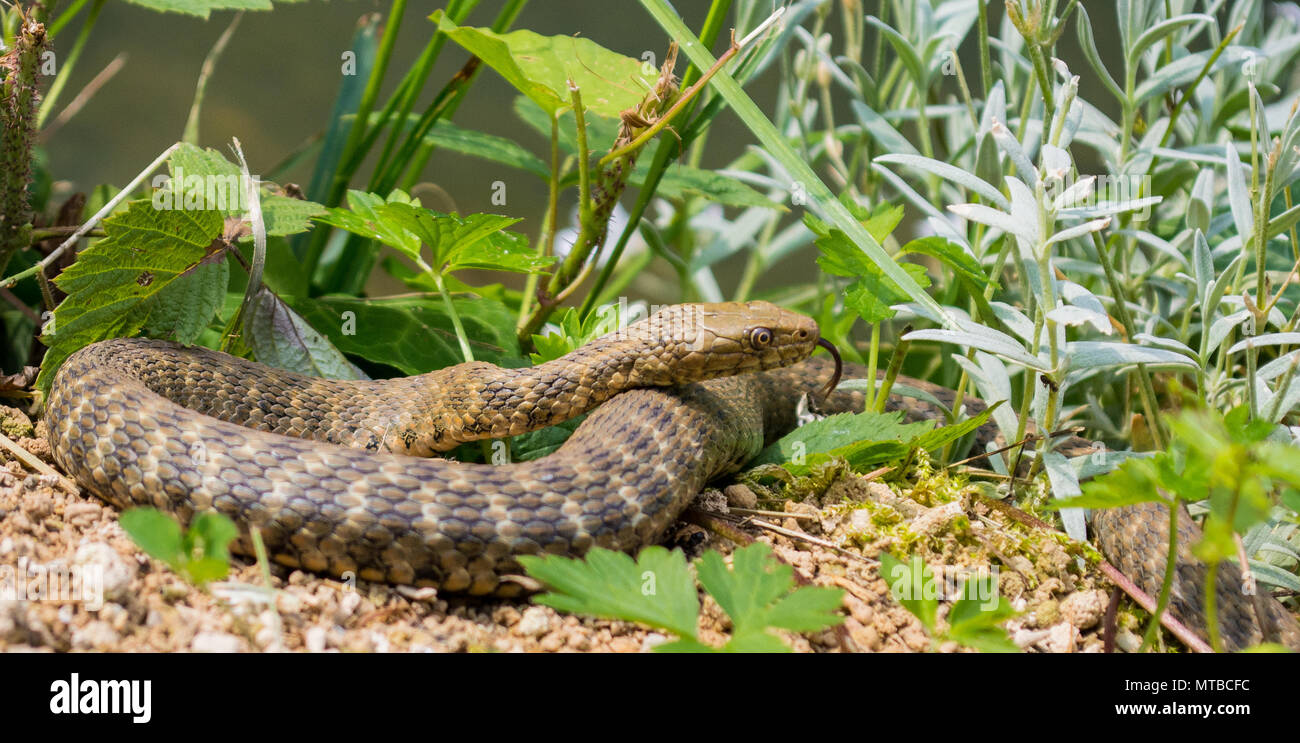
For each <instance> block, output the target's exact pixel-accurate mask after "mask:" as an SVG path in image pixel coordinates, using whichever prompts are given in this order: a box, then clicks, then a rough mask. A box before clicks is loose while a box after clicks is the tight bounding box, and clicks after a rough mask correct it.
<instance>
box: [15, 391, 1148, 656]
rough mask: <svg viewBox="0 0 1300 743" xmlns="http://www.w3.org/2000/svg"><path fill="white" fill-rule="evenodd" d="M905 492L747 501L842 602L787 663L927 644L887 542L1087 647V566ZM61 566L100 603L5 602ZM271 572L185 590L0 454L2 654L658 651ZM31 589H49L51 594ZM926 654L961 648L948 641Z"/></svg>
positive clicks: (581, 629)
mask: <svg viewBox="0 0 1300 743" xmlns="http://www.w3.org/2000/svg"><path fill="white" fill-rule="evenodd" d="M0 429H2V430H3V432H4V433H5V434H6V435H7V436H8V437H9V438H10V439H12V440H13V441H15V442H17V443H18V445H19V446H21V447H22V448H23V449H25V450H27V451H28V452H30V453H32V454H34V455H35V456H37V457H39V458H41V459H42V460H44V461H46V462H50V456H49V454H50V452H49V446H48V444H47V443H46V441H45V439H44V435H43V431H42V430H41V429H40V428H39V427H35V428H34V427H33V426H31V424H30V421H29V420H27V418H26V416H25V415H23V414H22V413H20V412H18V411H16V410H13V409H11V408H0ZM927 477H929V478H930V479H929V480H927V479H926V478H927ZM948 482H949V483H950V482H951V481H948ZM918 483H919V484H917V486H916V487H915V488H913V489H911V490H910V491H907V492H904V491H902V490H900V489H896V488H895V487H892V486H890V485H886V484H884V483H880V482H868V481H866V480H864V479H862V478H860V477H858V476H856V475H847V476H841V477H839V478H838V479H836V480H834V482H833V484H832V485H831V486H830V487H829V488H827V489H825V491H824V492H822V493H820V494H818V495H815V496H812V497H809V498H806V499H805V501H804V502H803V503H794V502H785V503H784V505H783V506H780V505H778V506H771V505H767V504H763V505H762V507H765V508H767V507H771V508H782V510H783V511H784V512H785V513H786V514H787V515H786V516H785V517H784V518H768V519H767V520H768V521H769V522H773V523H774V524H775V525H776V526H778V527H780V528H782V529H784V530H787V531H788V532H790V533H792V534H794V535H796V538H790V537H787V536H784V535H780V534H775V533H772V532H770V531H768V532H765V531H759V530H757V529H754V528H753V527H747V528H746V529H745V531H746V532H747V533H751V534H754V535H755V538H756V539H758V540H759V541H764V542H767V543H768V544H770V545H772V547H773V550H774V552H775V553H776V555H777V556H778V557H780V558H781V559H782V560H784V561H786V562H787V563H789V564H791V565H793V566H794V568H795V570H796V573H797V574H798V575H799V576H800V577H801V578H802V579H804V580H806V581H807V582H809V583H812V584H817V585H827V586H834V587H838V588H842V589H844V591H845V597H844V604H843V609H842V613H843V615H844V617H845V620H844V625H843V627H842V628H838V629H831V630H828V631H825V632H822V633H818V634H814V635H811V636H799V635H793V634H791V635H787V636H786V639H787V641H788V642H789V644H790V645H791V646H792V647H793V648H794V649H795V650H796V651H799V652H842V651H864V652H873V651H884V652H917V651H924V650H927V649H929V648H930V641H929V638H928V637H927V636H926V634H925V632H924V630H923V629H922V627H921V625H920V623H919V622H918V621H917V620H916V619H915V618H914V617H912V615H911V614H910V613H908V612H907V611H906V610H905V609H904V608H902V607H901V606H900V605H899V604H898V603H896V602H894V601H893V600H892V599H891V598H890V597H889V592H888V588H887V587H886V585H885V582H884V581H883V580H882V579H881V578H880V576H879V574H878V571H877V567H876V564H875V560H874V558H875V557H876V556H877V555H879V554H880V553H881V552H883V551H885V550H888V549H889V548H890V547H891V546H894V545H898V544H900V543H905V544H906V546H909V547H910V549H911V550H912V551H915V552H917V553H919V554H922V555H923V556H924V557H925V559H926V561H927V564H930V565H931V566H935V565H939V564H944V565H954V566H964V567H976V566H979V565H988V564H990V559H991V556H996V562H998V563H1000V564H1001V565H1002V567H1001V571H1002V573H1001V578H1000V585H1001V586H1002V591H1003V594H1004V595H1006V596H1007V597H1008V598H1009V599H1010V600H1011V603H1012V605H1013V607H1014V608H1016V609H1017V610H1019V611H1020V612H1021V613H1020V614H1019V615H1018V616H1017V617H1015V618H1014V619H1012V620H1010V621H1008V622H1007V623H1006V625H1005V626H1006V627H1007V629H1008V631H1009V632H1010V633H1011V635H1012V637H1013V639H1014V641H1015V642H1016V643H1017V644H1018V645H1020V646H1021V647H1022V648H1024V649H1026V650H1029V651H1031V652H1097V651H1099V650H1100V649H1101V640H1100V637H1099V636H1098V628H1099V619H1100V617H1101V614H1102V612H1103V611H1104V608H1105V604H1106V598H1107V594H1106V593H1105V592H1104V591H1103V590H1101V589H1107V590H1108V589H1109V586H1108V585H1106V584H1104V583H1103V582H1102V579H1100V578H1099V577H1097V576H1096V574H1095V571H1093V570H1091V569H1090V568H1087V567H1086V565H1087V563H1086V561H1084V560H1082V559H1079V558H1077V557H1076V556H1074V555H1071V554H1067V551H1066V549H1064V548H1063V547H1062V542H1061V541H1059V540H1057V539H1055V538H1051V537H1044V536H1042V535H1039V536H1038V537H1037V538H1033V537H1029V536H1026V535H1025V533H1023V532H1022V531H1019V529H1020V528H1021V527H1019V526H1018V525H1015V524H1012V523H1009V520H1006V519H1004V518H1003V517H1002V516H1001V515H1000V513H998V512H997V511H996V509H994V510H990V509H989V508H988V506H987V505H984V504H982V502H981V501H979V500H978V499H976V498H973V497H971V496H970V490H971V489H970V488H966V489H955V490H954V489H953V488H951V487H948V489H949V490H952V491H953V492H952V493H949V495H953V494H954V493H955V497H954V498H953V499H952V500H948V501H944V497H946V496H944V497H941V496H940V493H939V491H941V490H943V487H940V485H942V483H940V484H939V485H936V483H938V480H936V479H934V476H932V475H927V474H926V473H925V472H924V471H923V472H922V473H921V476H920V480H919V481H918ZM701 501H702V504H703V507H705V508H707V509H712V510H714V511H717V512H723V511H726V510H727V509H728V508H734V507H749V508H753V507H754V506H756V505H760V504H759V502H758V501H757V499H756V496H755V495H754V493H753V491H751V490H749V489H748V488H746V487H744V486H731V487H728V488H727V490H726V493H725V494H724V493H721V492H718V491H711V492H709V493H706V494H705V496H704V497H702V499H701ZM721 517H722V516H721V515H720V516H719V518H721ZM803 535H806V538H805V537H804V536H803ZM673 539H674V541H675V543H677V544H679V545H685V546H687V552H688V555H689V556H692V557H693V556H695V555H697V554H698V553H699V552H700V551H702V550H703V549H705V548H715V549H718V550H720V551H722V552H724V553H727V552H730V550H731V549H732V548H733V546H734V545H732V543H731V542H730V541H728V540H726V539H723V538H720V537H713V536H711V534H710V533H709V532H706V531H704V530H702V529H700V528H699V527H696V526H690V525H679V527H678V529H677V534H675V535H674V537H673ZM810 540H816V541H818V542H821V543H822V544H832V545H836V548H835V549H831V548H828V547H825V546H821V545H819V544H816V543H813V541H810ZM76 565H98V566H99V568H100V569H101V570H102V575H103V576H104V581H103V598H104V603H103V605H102V606H95V605H93V602H85V601H80V600H76V597H75V596H71V595H69V592H68V591H66V590H65V591H64V592H63V593H62V594H61V595H59V596H47V597H46V598H45V599H41V600H14V597H13V596H6V595H5V594H4V589H5V587H6V583H5V577H6V571H7V573H8V576H9V583H8V584H7V585H8V586H16V587H17V590H18V592H19V593H20V594H22V593H25V591H24V590H23V586H22V584H21V582H19V581H16V580H15V576H30V575H33V574H39V573H40V572H41V571H46V572H47V573H51V574H66V570H67V569H68V568H69V567H70V566H76ZM1007 566H1010V567H1007ZM1081 566H1083V567H1081ZM271 573H272V575H271V585H272V587H273V588H274V589H275V590H274V591H268V590H266V589H265V584H264V581H263V577H262V574H261V570H260V569H259V567H258V566H257V565H255V564H252V563H251V562H250V561H247V560H245V559H243V558H238V557H237V558H235V560H234V566H233V569H232V573H231V576H230V578H229V579H228V580H227V581H225V582H222V583H218V584H212V585H211V586H209V590H208V591H206V592H205V591H201V590H198V589H196V588H194V587H192V586H191V585H189V584H188V583H186V582H185V581H183V580H182V579H181V578H179V577H178V576H176V575H175V574H174V573H172V572H171V571H170V570H169V569H167V568H166V567H165V566H164V565H162V564H161V563H159V562H157V561H155V560H152V559H150V558H149V557H147V556H146V555H145V554H144V553H142V552H141V551H140V550H139V549H137V548H136V546H135V545H134V543H133V542H132V541H131V540H130V539H129V538H128V537H127V535H126V534H125V532H124V531H123V530H122V528H121V527H120V526H119V524H118V513H117V511H116V509H114V508H112V507H110V506H107V505H104V504H102V503H101V502H100V501H98V500H97V499H95V498H93V497H92V496H89V495H79V494H73V493H71V492H68V489H66V488H65V487H63V486H61V485H60V483H59V481H58V479H57V478H53V477H50V476H49V475H39V474H35V473H33V472H32V471H31V470H30V469H29V468H27V467H25V466H24V465H23V464H22V463H20V462H19V461H16V458H15V457H14V456H12V455H11V454H10V453H8V452H0V650H6V651H38V652H47V651H153V652H171V651H194V652H203V651H207V652H249V651H254V652H257V651H309V652H339V651H348V652H354V651H359V652H388V651H393V652H402V651H410V652H520V651H522V652H593V651H594V652H629V653H632V652H648V651H650V650H651V649H652V648H653V647H654V646H655V645H658V644H661V643H663V642H665V641H667V640H668V639H670V638H669V637H666V636H665V635H664V634H660V633H657V632H653V631H650V630H648V629H647V628H645V627H642V626H639V625H636V624H631V623H627V622H619V621H606V620H597V619H590V618H580V617H575V616H570V615H565V614H561V613H559V612H556V611H554V610H552V609H550V608H547V607H543V606H535V605H531V604H530V603H529V602H528V601H527V600H522V601H501V600H472V599H465V598H457V597H443V596H439V595H438V594H437V592H436V591H434V590H433V589H421V590H413V589H410V588H407V587H393V586H387V585H380V584H372V583H365V582H358V583H357V584H356V585H355V586H352V585H348V584H345V583H342V582H339V581H337V580H334V579H330V578H323V577H320V576H317V575H313V574H310V573H304V572H302V571H297V570H293V571H290V570H287V569H282V568H279V567H278V566H273V567H272V569H271ZM41 585H45V586H47V587H48V588H49V589H50V593H51V594H53V593H55V591H54V590H53V585H52V584H51V583H49V582H44V583H42V584H41ZM65 588H66V586H65ZM19 598H21V597H19ZM942 612H943V610H941V614H942ZM1135 622H1136V618H1135V617H1133V616H1131V615H1129V614H1128V613H1126V612H1121V621H1120V627H1121V629H1120V632H1119V637H1118V640H1119V645H1120V647H1121V648H1123V647H1126V646H1132V645H1134V643H1135V640H1136V636H1135V635H1134V634H1133V633H1132V631H1131V628H1132V626H1134V624H1135ZM728 629H729V622H728V620H727V617H726V616H725V614H723V613H722V612H721V611H720V610H719V609H718V607H717V606H716V605H715V604H714V603H713V602H712V600H711V599H707V598H706V600H705V602H704V610H703V611H702V612H701V638H702V639H703V640H704V641H706V642H712V643H714V644H721V643H722V642H723V641H725V638H726V633H727V631H728ZM938 649H939V650H940V651H959V650H962V649H961V648H959V647H958V646H956V645H955V644H953V643H945V644H944V645H942V646H940V647H939V648H938Z"/></svg>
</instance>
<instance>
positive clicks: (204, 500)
mask: <svg viewBox="0 0 1300 743" xmlns="http://www.w3.org/2000/svg"><path fill="white" fill-rule="evenodd" d="M819 346H820V347H825V348H827V349H828V350H829V351H831V353H832V354H833V358H832V359H827V358H826V357H822V356H819V357H812V354H813V352H814V351H815V350H816V349H817V348H818V347H819ZM841 370H843V371H844V372H845V373H847V374H849V375H851V376H861V375H862V374H865V373H866V370H865V369H861V368H859V367H856V366H855V365H851V364H848V365H844V364H841V362H840V359H839V356H838V353H836V352H835V348H834V346H833V345H832V344H830V343H829V342H828V341H826V340H824V339H823V338H822V337H821V334H820V331H819V327H818V325H817V323H816V321H814V320H813V319H811V318H808V317H806V316H804V315H802V314H799V313H796V312H793V311H790V310H787V309H783V308H781V307H778V306H777V305H774V304H770V303H768V302H763V301H751V302H744V303H736V302H730V303H699V304H679V305H671V306H668V307H665V308H663V309H660V310H659V311H658V312H656V313H654V314H652V315H650V316H648V317H646V318H645V319H642V320H640V321H638V322H633V323H629V324H626V326H625V327H621V328H618V329H616V330H613V331H612V332H609V333H607V334H605V335H602V336H600V337H598V338H596V339H595V340H592V341H590V342H588V343H586V344H584V345H582V346H580V347H578V348H577V349H575V350H573V351H572V352H570V353H568V354H566V355H564V356H561V357H560V358H558V359H554V360H551V361H548V362H546V363H541V364H538V365H535V366H531V367H522V368H503V367H500V366H497V365H495V364H491V363H487V362H483V361H471V362H466V363H462V364H457V365H453V366H449V367H446V368H444V369H439V370H436V371H432V372H428V373H425V374H419V375H414V376H410V377H405V378H395V379H382V380H345V379H325V378H321V377H314V376H308V375H304V374H299V373H295V372H291V371H286V370H282V369H278V368H274V367H271V366H267V365H264V364H260V363H256V362H254V361H250V360H246V359H243V358H239V357H236V356H231V355H227V354H224V353H221V352H218V351H213V350H209V349H205V348H199V347H186V346H182V345H180V344H177V343H175V342H171V341H166V340H156V339H146V338H118V339H111V340H105V341H100V342H96V343H92V344H90V345H87V346H85V347H84V348H82V349H80V350H78V351H77V352H75V353H73V354H72V355H71V356H69V357H68V358H67V359H66V360H65V361H64V363H63V364H62V366H61V367H60V369H59V371H58V373H57V374H56V376H55V379H54V381H53V384H52V386H51V389H50V393H49V396H48V398H47V402H46V408H45V419H46V422H47V431H48V437H49V442H50V445H51V449H52V451H53V454H54V459H55V461H56V463H57V464H58V465H59V466H60V467H61V468H62V469H63V470H64V471H65V472H66V473H68V474H69V475H70V476H71V477H73V478H74V479H75V480H76V481H77V482H78V483H79V484H80V485H82V486H83V487H85V488H87V489H88V490H89V491H90V492H92V493H94V494H95V495H97V496H99V497H100V498H102V499H103V500H105V501H107V502H108V503H110V504H112V505H114V506H116V507H119V508H129V507H132V506H152V507H155V508H158V509H161V510H163V511H166V512H169V513H172V514H174V515H175V516H177V517H178V518H179V519H180V520H181V521H182V522H188V521H189V520H191V519H192V518H193V517H194V516H195V515H197V514H200V513H203V512H207V511H216V512H218V513H221V514H223V515H225V516H227V517H229V518H230V519H232V520H233V521H234V522H235V523H236V524H238V525H239V526H240V536H239V537H238V538H237V539H236V540H235V542H234V543H232V545H231V548H232V550H233V551H234V552H237V553H241V554H246V555H252V554H255V548H254V543H253V540H252V538H251V533H252V530H254V529H255V530H257V533H258V535H259V536H260V538H261V542H262V543H263V544H264V545H265V550H266V552H267V554H268V555H269V556H270V558H271V559H272V560H274V561H275V562H276V563H278V564H281V565H283V566H286V567H289V568H295V569H302V570H306V571H311V572H315V573H321V574H327V575H333V576H336V577H341V578H348V577H360V578H362V579H365V580H370V581H376V582H387V583H394V584H406V585H413V586H431V587H435V588H437V589H438V590H439V591H440V592H448V593H465V594H469V595H474V596H499V597H504V598H511V597H517V596H520V595H522V594H525V593H527V592H528V591H530V590H533V589H531V588H530V587H529V584H528V582H527V581H525V580H519V579H518V576H520V575H522V574H523V572H524V571H523V570H522V568H521V566H520V563H519V561H518V558H519V557H520V556H522V555H547V554H554V555H569V556H580V555H583V554H585V553H586V552H587V551H588V550H590V549H591V548H593V547H603V548H606V549H611V550H621V551H625V552H630V551H634V550H636V549H637V548H639V547H642V546H645V545H649V544H653V543H655V542H656V541H658V540H659V539H660V538H661V537H662V536H663V534H664V533H665V531H666V530H667V529H668V527H669V526H670V525H671V524H672V523H673V522H674V521H675V520H676V519H677V518H678V516H679V515H680V514H681V513H682V512H683V510H684V509H685V508H686V507H687V506H688V505H690V503H691V502H692V500H693V499H694V498H695V497H696V495H698V494H699V493H700V492H701V491H702V490H703V489H704V488H705V486H706V485H707V484H708V483H710V482H711V481H714V480H717V479H718V478H721V477H723V476H726V475H728V474H733V473H735V472H737V471H739V470H740V469H741V468H742V467H744V465H745V464H746V463H747V462H749V461H750V460H751V459H753V458H754V456H755V455H756V454H757V453H758V452H759V451H761V450H762V448H763V447H764V446H766V445H768V444H770V443H772V442H773V441H775V440H777V439H778V438H780V437H781V436H782V435H784V434H786V433H788V432H789V431H791V430H793V429H794V428H796V427H797V425H798V423H799V408H800V402H801V401H803V400H807V399H819V400H820V403H819V409H821V410H854V409H856V410H861V409H862V405H863V398H862V393H860V392H845V391H833V390H834V389H835V384H836V382H837V381H838V379H839V376H840V373H841ZM828 379H829V381H827V380H828ZM900 381H901V382H902V383H904V384H907V385H909V386H913V387H918V388H921V389H923V390H926V391H929V392H931V393H932V394H935V395H936V396H938V397H940V398H941V399H947V400H949V402H951V401H952V396H953V393H952V392H951V391H950V390H946V389H944V388H941V387H938V386H937V385H933V384H930V383H928V382H925V381H923V380H914V379H905V378H904V379H900ZM965 404H966V406H967V410H968V411H970V412H978V411H979V410H980V409H981V408H982V407H983V406H984V403H983V402H982V401H980V400H978V399H975V398H971V397H967V398H966V400H965ZM888 407H889V408H890V409H898V410H901V411H903V412H904V414H905V415H906V417H908V418H911V419H927V418H928V419H938V418H939V417H940V416H941V412H939V411H938V409H937V408H936V407H934V406H932V405H930V404H928V403H923V402H920V401H918V400H916V399H914V398H902V397H899V396H893V397H891V398H890V401H889V405H888ZM583 414H585V415H586V417H585V418H584V419H583V420H582V422H581V423H580V424H579V425H578V426H577V428H576V429H575V430H574V431H573V433H572V434H571V435H570V436H569V438H568V439H567V440H566V441H565V442H564V443H563V444H562V445H560V446H559V448H558V449H556V450H555V451H554V452H552V453H550V454H548V455H546V456H543V457H540V458H538V459H534V460H531V461H521V462H506V463H501V464H482V463H471V462H461V461H457V460H454V459H449V458H444V457H441V456H438V455H439V454H444V453H446V452H449V451H451V450H452V449H454V448H456V447H457V446H460V445H462V444H464V443H467V442H472V441H482V440H485V439H502V438H504V437H509V436H515V435H519V434H522V433H525V432H527V431H533V430H537V429H540V428H543V427H546V426H550V425H554V424H556V423H559V422H562V421H565V420H568V419H570V418H573V417H575V416H579V415H583ZM980 435H981V436H983V437H985V438H989V437H992V436H996V433H995V432H994V431H993V430H992V429H991V428H989V424H986V426H985V428H983V429H981V434H980ZM1085 443H1086V442H1085ZM1183 516H1185V514H1183V515H1180V522H1179V528H1180V537H1181V538H1180V540H1179V544H1180V545H1181V549H1180V551H1179V554H1178V575H1177V581H1176V583H1175V586H1174V590H1173V592H1172V594H1171V599H1170V604H1169V609H1168V611H1169V612H1170V613H1171V614H1173V615H1174V616H1175V617H1177V618H1179V619H1180V620H1183V621H1184V622H1185V623H1188V624H1189V625H1190V626H1192V627H1193V628H1194V629H1196V630H1197V631H1198V632H1200V633H1201V634H1202V636H1204V634H1205V629H1204V627H1205V621H1204V619H1205V618H1204V616H1203V615H1202V614H1200V612H1201V611H1202V606H1203V601H1202V598H1201V597H1202V596H1203V591H1204V588H1203V586H1204V585H1205V581H1204V576H1205V574H1206V571H1207V568H1206V567H1205V565H1204V564H1203V563H1200V562H1199V561H1198V560H1197V559H1196V558H1195V556H1194V555H1192V554H1191V552H1190V548H1189V547H1188V545H1190V544H1192V543H1193V542H1194V541H1195V539H1196V536H1197V534H1198V532H1197V527H1196V525H1195V524H1194V523H1193V522H1192V521H1191V520H1190V519H1189V518H1183ZM1167 528H1168V511H1166V510H1164V506H1163V505H1160V504H1143V505H1141V506H1128V507H1122V508H1115V509H1107V510H1105V511H1099V512H1098V514H1097V516H1096V518H1095V519H1094V530H1095V532H1096V534H1097V539H1098V543H1099V544H1100V546H1101V548H1102V551H1103V553H1104V554H1105V555H1106V557H1107V559H1109V560H1110V561H1111V562H1112V563H1113V564H1115V565H1116V566H1117V567H1119V568H1120V570H1122V571H1124V572H1125V573H1126V574H1127V575H1129V577H1130V578H1132V579H1133V580H1134V581H1135V582H1136V583H1137V584H1138V585H1139V587H1141V588H1143V590H1145V591H1146V592H1147V593H1149V594H1151V595H1155V593H1156V592H1158V590H1159V588H1160V584H1161V581H1162V580H1163V576H1164V565H1165V555H1166V554H1167V553H1166V552H1165V549H1166V545H1167V540H1166V539H1165V535H1166V533H1167ZM1219 570H1220V571H1221V572H1220V574H1219V580H1218V582H1217V586H1218V591H1219V595H1218V599H1219V601H1218V605H1219V607H1220V608H1221V612H1222V613H1221V615H1220V625H1221V634H1222V639H1223V646H1224V647H1225V648H1226V649H1232V650H1235V649H1241V648H1244V647H1247V646H1250V645H1254V644H1257V643H1259V642H1260V641H1261V640H1262V639H1263V638H1265V637H1267V636H1270V635H1267V634H1266V633H1265V631H1264V630H1262V629H1261V628H1260V624H1261V623H1260V621H1257V616H1256V611H1255V606H1256V605H1260V606H1262V607H1263V612H1264V613H1265V614H1266V615H1267V616H1265V617H1264V620H1265V622H1266V623H1270V624H1271V625H1272V635H1271V636H1273V637H1280V640H1281V641H1282V642H1283V643H1284V644H1287V645H1289V646H1291V647H1295V648H1297V649H1300V628H1298V627H1297V624H1296V621H1295V619H1294V618H1293V617H1292V616H1291V615H1290V613H1289V612H1288V611H1287V610H1286V608H1285V607H1283V606H1282V605H1281V604H1280V603H1279V602H1278V601H1276V600H1275V599H1273V598H1271V597H1265V600H1264V601H1263V602H1256V601H1252V600H1251V599H1250V598H1248V597H1246V596H1244V595H1243V593H1242V591H1241V590H1240V586H1241V585H1242V583H1241V574H1240V571H1239V570H1238V569H1237V567H1236V566H1235V565H1232V564H1228V563H1223V564H1220V566H1219Z"/></svg>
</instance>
